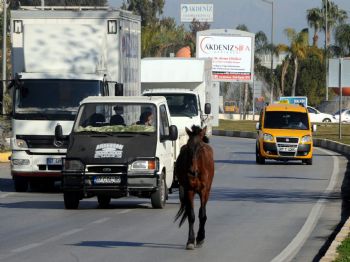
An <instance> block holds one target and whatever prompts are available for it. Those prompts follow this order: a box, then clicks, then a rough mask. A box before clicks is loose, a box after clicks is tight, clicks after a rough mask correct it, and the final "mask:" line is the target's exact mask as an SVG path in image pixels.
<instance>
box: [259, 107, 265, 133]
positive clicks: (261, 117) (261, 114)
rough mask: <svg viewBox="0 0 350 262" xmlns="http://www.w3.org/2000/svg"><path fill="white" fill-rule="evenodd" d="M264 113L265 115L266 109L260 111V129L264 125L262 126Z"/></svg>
mask: <svg viewBox="0 0 350 262" xmlns="http://www.w3.org/2000/svg"><path fill="white" fill-rule="evenodd" d="M263 115H264V109H261V111H260V117H259V126H260V129H261V128H262V127H263V126H262V123H263V122H262V119H263Z"/></svg>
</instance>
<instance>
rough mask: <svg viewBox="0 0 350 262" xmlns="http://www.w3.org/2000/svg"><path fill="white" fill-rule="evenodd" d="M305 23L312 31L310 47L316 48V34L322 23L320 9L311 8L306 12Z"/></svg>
mask: <svg viewBox="0 0 350 262" xmlns="http://www.w3.org/2000/svg"><path fill="white" fill-rule="evenodd" d="M306 19H307V22H308V24H309V26H310V27H312V28H313V29H314V36H313V38H312V40H313V41H312V45H313V46H317V41H318V33H319V31H320V29H321V27H322V23H323V11H322V9H320V8H312V9H308V10H307V15H306Z"/></svg>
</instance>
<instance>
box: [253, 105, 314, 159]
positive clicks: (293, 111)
mask: <svg viewBox="0 0 350 262" xmlns="http://www.w3.org/2000/svg"><path fill="white" fill-rule="evenodd" d="M256 129H257V131H258V135H257V138H256V147H255V149H256V150H255V152H256V163H257V164H265V160H266V159H273V160H280V161H289V160H301V161H302V163H303V164H307V165H312V153H313V141H312V132H313V131H316V125H311V124H310V118H309V114H308V111H307V109H306V107H304V106H303V105H296V104H284V103H278V104H271V105H268V106H265V107H264V108H263V109H262V110H261V112H260V119H259V122H258V123H257V124H256Z"/></svg>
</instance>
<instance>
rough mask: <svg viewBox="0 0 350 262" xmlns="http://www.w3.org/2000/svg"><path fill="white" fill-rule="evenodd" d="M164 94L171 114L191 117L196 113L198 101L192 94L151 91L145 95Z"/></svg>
mask: <svg viewBox="0 0 350 262" xmlns="http://www.w3.org/2000/svg"><path fill="white" fill-rule="evenodd" d="M150 95H151V96H164V97H165V98H166V100H167V103H168V107H169V111H170V115H171V116H185V117H192V116H197V115H198V102H197V99H196V96H195V95H193V94H162V93H152V94H147V96H150Z"/></svg>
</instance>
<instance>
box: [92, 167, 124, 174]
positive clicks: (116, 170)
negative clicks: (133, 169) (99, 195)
mask: <svg viewBox="0 0 350 262" xmlns="http://www.w3.org/2000/svg"><path fill="white" fill-rule="evenodd" d="M127 171H128V167H127V166H125V165H120V166H110V165H96V166H87V167H86V172H88V173H95V174H126V173H127Z"/></svg>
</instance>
